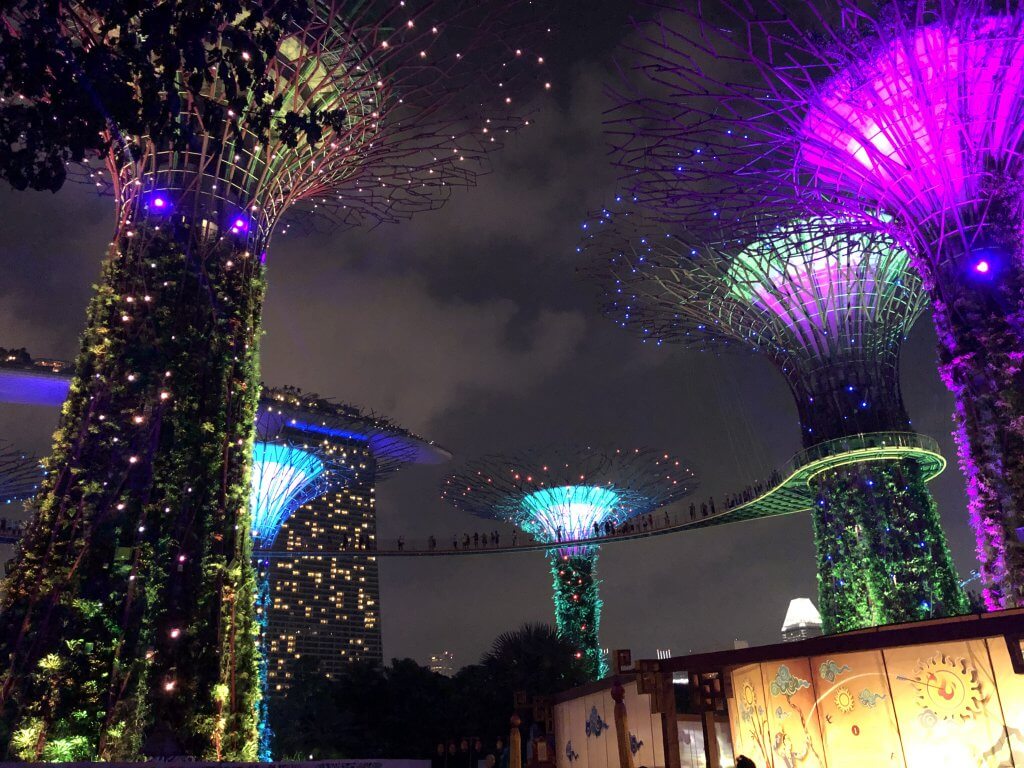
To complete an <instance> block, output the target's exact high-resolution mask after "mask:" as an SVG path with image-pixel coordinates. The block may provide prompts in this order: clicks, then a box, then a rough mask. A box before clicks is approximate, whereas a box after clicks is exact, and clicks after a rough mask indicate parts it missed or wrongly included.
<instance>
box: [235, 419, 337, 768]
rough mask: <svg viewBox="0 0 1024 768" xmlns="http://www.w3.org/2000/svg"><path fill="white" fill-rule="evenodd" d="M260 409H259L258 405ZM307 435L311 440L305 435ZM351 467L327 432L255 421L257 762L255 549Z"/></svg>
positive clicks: (262, 592) (263, 592)
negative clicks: (317, 433)
mask: <svg viewBox="0 0 1024 768" xmlns="http://www.w3.org/2000/svg"><path fill="white" fill-rule="evenodd" d="M261 413H262V411H261ZM311 437H312V440H310V438H311ZM350 471H351V467H350V466H349V465H348V464H347V463H346V462H345V460H344V458H343V457H342V455H341V451H340V450H339V449H338V447H337V446H335V445H334V444H332V443H331V441H330V440H328V439H326V438H321V439H319V440H318V439H316V436H315V435H314V436H311V435H310V434H309V433H307V432H304V431H303V430H301V429H291V428H289V427H287V426H284V425H282V424H280V423H275V421H268V422H267V423H262V424H260V425H258V426H257V441H256V443H255V445H254V446H253V464H252V484H251V487H250V490H249V499H250V500H249V510H250V514H251V515H252V535H253V544H254V546H255V552H254V554H255V557H256V563H257V568H256V573H257V581H256V620H257V623H258V624H259V659H258V665H259V680H260V688H261V693H262V696H261V697H260V703H259V706H260V711H259V750H258V755H257V756H258V758H259V759H260V761H262V762H267V761H269V760H270V759H271V741H272V737H273V733H272V732H271V729H270V725H269V723H270V717H269V712H270V710H269V702H268V700H267V670H268V651H267V637H266V635H267V625H268V621H269V616H270V606H271V598H270V571H269V568H268V566H269V563H268V562H267V561H266V560H264V559H261V558H260V550H264V549H269V548H270V547H272V546H273V545H274V541H275V540H276V539H277V534H278V532H279V531H280V530H281V525H282V524H283V523H284V522H285V520H287V519H288V518H289V517H290V516H291V515H292V513H293V512H295V510H297V509H298V508H299V507H301V506H302V505H303V504H305V503H306V502H308V501H311V500H312V499H315V498H317V497H318V496H320V495H321V494H323V493H325V492H326V491H327V489H328V488H329V487H330V486H331V485H332V484H335V483H344V482H345V477H346V475H347V474H348V473H349V472H350Z"/></svg>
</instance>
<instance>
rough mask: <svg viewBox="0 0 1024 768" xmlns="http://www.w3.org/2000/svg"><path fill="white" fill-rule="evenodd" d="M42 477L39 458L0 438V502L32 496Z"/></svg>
mask: <svg viewBox="0 0 1024 768" xmlns="http://www.w3.org/2000/svg"><path fill="white" fill-rule="evenodd" d="M42 479H43V472H42V469H41V468H40V465H39V459H37V458H36V457H35V456H31V455H29V454H27V453H25V452H24V451H19V450H18V449H17V448H15V447H14V446H13V445H11V444H10V443H8V442H7V441H6V440H0V504H12V503H14V502H16V501H24V500H25V499H30V498H32V497H33V496H35V495H36V492H37V491H38V490H39V484H40V481H41V480H42Z"/></svg>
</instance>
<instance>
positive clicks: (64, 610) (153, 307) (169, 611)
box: [0, 220, 264, 760]
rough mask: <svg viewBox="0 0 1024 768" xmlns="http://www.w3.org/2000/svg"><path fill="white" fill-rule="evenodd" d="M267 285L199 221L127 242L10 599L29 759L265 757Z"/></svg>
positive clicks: (10, 719)
mask: <svg viewBox="0 0 1024 768" xmlns="http://www.w3.org/2000/svg"><path fill="white" fill-rule="evenodd" d="M254 253H258V251H254ZM263 285H264V283H263V267H262V264H261V260H260V259H259V258H258V257H257V256H255V255H252V254H251V253H250V252H249V251H247V250H246V244H245V243H244V242H242V241H240V240H233V239H231V238H220V239H218V240H212V239H211V241H210V242H206V243H202V242H201V238H200V236H199V235H198V234H197V233H196V232H194V231H191V230H190V229H189V227H188V226H187V225H186V224H185V222H184V220H180V221H179V222H178V223H177V224H169V223H168V224H165V225H164V226H163V227H160V228H158V227H148V228H146V227H139V228H136V230H135V231H134V233H127V234H122V236H121V237H120V239H119V240H118V241H117V242H115V244H114V245H113V246H112V248H111V253H110V255H109V258H108V260H107V261H106V262H105V264H104V267H103V275H102V280H101V283H100V285H99V286H98V288H97V292H96V295H95V297H94V298H93V300H92V302H91V304H90V307H89V313H88V325H87V328H86V331H85V334H84V336H83V341H82V350H81V352H80V354H79V356H78V359H77V362H76V371H75V377H74V380H73V382H72V385H71V391H70V395H69V398H68V400H67V402H66V403H65V405H64V409H63V414H62V418H61V423H60V427H59V429H58V431H57V433H56V435H55V442H54V448H53V455H52V456H51V458H50V460H49V467H50V473H49V475H48V477H47V479H46V483H45V486H44V488H43V490H42V491H41V493H40V495H39V496H38V497H37V499H36V501H35V505H34V506H35V508H34V516H33V519H32V522H31V524H30V525H29V528H28V531H27V533H26V536H25V538H24V541H23V544H22V549H21V552H20V554H19V556H18V559H17V563H16V567H15V569H14V571H13V573H12V574H11V576H10V578H9V579H8V581H7V589H6V592H5V595H4V598H3V603H2V608H3V612H2V619H0V643H2V654H3V658H4V659H9V661H8V662H7V664H6V666H5V667H4V671H3V675H4V677H3V687H2V692H0V696H2V704H3V708H4V710H3V722H4V723H5V724H7V727H8V729H9V730H7V732H6V733H5V734H4V736H5V738H6V740H7V742H8V750H9V754H11V755H12V756H17V757H20V758H23V759H41V760H68V759H78V760H89V759H97V758H98V759H106V760H114V759H121V760H128V759H137V758H139V757H140V756H141V755H142V753H143V750H144V749H147V747H148V748H150V749H156V750H157V751H162V752H164V753H168V752H176V753H178V754H182V755H189V756H193V757H201V758H215V759H229V760H230V759H234V760H242V759H254V758H255V745H256V709H257V704H258V698H259V688H258V674H257V663H256V647H255V638H256V634H257V630H256V622H255V616H254V598H255V577H254V572H253V567H252V564H251V561H250V550H251V542H250V537H249V528H250V524H249V510H248V506H247V505H248V484H249V470H250V464H251V457H252V439H253V429H254V417H255V413H256V406H257V401H258V395H259V376H258V354H257V350H258V334H259V328H260V313H261V309H262V301H263V292H264V288H263ZM147 740H148V744H147ZM154 745H159V746H154ZM147 751H148V750H147Z"/></svg>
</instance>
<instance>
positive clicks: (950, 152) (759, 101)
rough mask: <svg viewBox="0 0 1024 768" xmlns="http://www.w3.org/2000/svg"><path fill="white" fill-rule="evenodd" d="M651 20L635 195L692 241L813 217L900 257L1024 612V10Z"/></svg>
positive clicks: (1002, 566) (721, 9)
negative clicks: (921, 296) (837, 220)
mask: <svg viewBox="0 0 1024 768" xmlns="http://www.w3.org/2000/svg"><path fill="white" fill-rule="evenodd" d="M656 5H658V6H659V7H660V9H661V11H662V16H661V19H660V23H656V24H654V25H652V27H651V28H650V29H649V34H645V35H644V36H643V38H644V39H643V40H642V42H641V43H639V44H638V45H637V46H636V53H637V55H638V57H639V64H638V74H639V80H640V81H642V82H643V83H644V85H643V86H642V87H641V88H640V89H639V90H638V91H633V92H623V93H622V94H620V96H621V103H620V107H621V109H620V111H619V112H618V113H617V115H616V117H615V118H614V119H613V122H612V124H611V125H610V135H611V136H612V140H613V142H614V143H615V145H616V150H617V152H618V159H619V162H621V164H622V165H623V166H624V167H626V168H628V173H629V176H630V185H631V187H632V188H633V191H634V193H635V194H636V195H637V197H638V198H639V199H640V201H641V203H643V204H644V205H646V206H651V207H652V208H654V209H656V210H657V211H658V213H657V215H658V216H660V217H663V218H667V219H672V220H675V221H677V222H681V223H682V224H683V225H684V226H685V227H686V229H687V230H690V231H692V230H694V229H697V228H702V227H704V226H707V225H708V224H709V223H710V222H714V224H715V226H717V225H719V224H720V223H721V222H722V221H729V222H732V223H735V224H736V225H737V226H740V227H743V228H748V227H750V226H754V225H753V224H752V222H751V220H752V219H754V218H760V219H761V220H763V219H764V218H766V217H780V216H781V217H791V216H792V215H793V212H794V211H804V212H807V211H814V212H818V213H819V214H820V213H825V214H830V215H836V216H842V217H848V218H861V219H863V220H864V221H865V222H867V223H868V224H869V225H871V226H873V227H874V228H876V229H877V230H879V231H889V232H892V233H893V234H894V235H895V236H896V237H898V238H899V239H900V240H901V241H902V242H904V244H905V245H906V247H907V249H908V252H909V254H910V258H911V262H912V264H913V266H914V267H915V268H916V270H917V271H918V272H919V273H920V275H921V277H922V279H923V282H924V286H925V289H926V290H927V292H928V295H929V297H930V299H931V308H932V316H933V319H934V322H935V327H936V330H937V332H938V338H939V362H940V373H941V375H942V378H943V380H944V381H945V383H946V385H947V386H948V387H949V389H950V390H951V391H952V392H953V394H954V397H955V401H956V405H955V411H954V417H955V420H956V425H957V426H956V431H955V433H954V435H955V437H956V439H957V443H958V453H959V459H960V466H961V469H962V470H963V472H964V474H965V475H966V478H967V492H968V497H969V511H970V517H971V521H972V524H973V526H974V528H975V532H976V539H977V555H978V559H979V562H980V571H981V574H982V581H983V584H984V588H983V593H984V597H985V601H986V604H987V605H988V607H989V608H991V609H996V608H1000V607H1012V606H1019V605H1024V541H1022V540H1021V536H1020V534H1019V531H1020V530H1021V529H1022V527H1024V518H1022V517H1021V515H1022V510H1024V397H1022V396H1021V392H1022V391H1024V380H1022V376H1024V373H1022V371H1024V369H1022V366H1021V364H1020V361H1021V360H1022V359H1024V321H1022V319H1021V318H1022V311H1024V310H1022V307H1024V258H1022V256H1021V246H1020V236H1019V222H1020V218H1021V211H1022V209H1024V208H1022V198H1021V189H1022V186H1021V181H1022V171H1024V166H1022V162H1021V157H1022V151H1024V132H1022V130H1021V124H1022V123H1021V119H1020V114H1021V108H1022V103H1024V9H1021V8H1020V7H1018V6H1017V5H1016V4H1010V3H1005V4H1004V3H995V4H986V3H977V2H973V1H972V0H911V2H898V1H897V0H883V2H880V3H878V4H877V5H872V6H870V7H866V6H863V5H862V4H859V3H857V2H854V0H834V1H833V2H830V3H829V4H828V5H827V6H823V7H819V8H815V6H814V5H812V4H804V5H802V6H801V7H800V8H794V7H790V6H789V4H787V3H783V2H779V1H778V0H768V1H767V2H758V3H756V4H754V3H750V2H729V1H728V0H726V1H725V2H720V3H716V4H714V8H713V10H711V8H712V6H710V5H709V6H707V7H702V8H700V9H699V10H697V11H696V12H695V13H693V14H692V15H691V14H688V13H681V12H680V10H679V8H678V7H676V6H675V5H674V4H667V3H666V4H663V5H662V4H656ZM705 14H706V15H705ZM684 105H685V106H684Z"/></svg>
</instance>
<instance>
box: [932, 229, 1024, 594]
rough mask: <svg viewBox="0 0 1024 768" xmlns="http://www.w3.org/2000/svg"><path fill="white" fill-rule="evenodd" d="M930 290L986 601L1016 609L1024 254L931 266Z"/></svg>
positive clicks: (1023, 424)
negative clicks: (952, 400) (933, 272)
mask: <svg viewBox="0 0 1024 768" xmlns="http://www.w3.org/2000/svg"><path fill="white" fill-rule="evenodd" d="M982 262H984V263H985V271H984V272H978V269H977V267H978V265H979V264H981V263H982ZM965 273H966V276H965ZM930 287H931V288H932V294H933V302H932V304H933V316H934V319H935V328H936V331H937V333H938V337H939V363H940V372H941V374H942V379H943V381H944V382H945V384H946V386H947V387H948V388H949V390H950V391H951V392H952V393H953V396H954V398H955V406H954V408H955V410H954V419H955V421H956V429H955V431H954V436H955V437H956V441H957V453H958V457H959V462H960V469H961V470H962V471H963V473H964V476H965V478H966V480H967V497H968V512H969V515H970V519H971V524H972V526H973V527H974V532H975V539H976V542H977V546H976V550H977V557H978V562H979V564H980V573H981V579H982V590H983V597H984V599H985V604H986V606H987V607H988V608H989V609H990V610H998V609H1000V608H1014V607H1022V606H1024V251H1022V250H1021V249H1019V248H1018V249H1016V250H1011V249H986V250H984V251H980V252H975V253H973V254H972V255H971V256H970V258H966V259H960V260H958V261H957V262H955V264H950V265H949V266H947V267H945V268H944V269H943V270H940V271H939V272H938V274H937V275H936V276H935V279H934V280H933V282H932V285H931V286H930Z"/></svg>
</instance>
